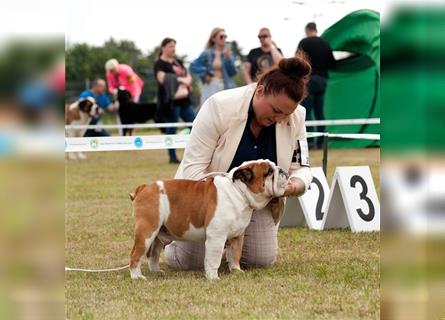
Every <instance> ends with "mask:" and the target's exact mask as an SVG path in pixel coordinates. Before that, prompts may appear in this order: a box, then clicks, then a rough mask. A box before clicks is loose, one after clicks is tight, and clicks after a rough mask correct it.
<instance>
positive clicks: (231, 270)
mask: <svg viewBox="0 0 445 320" xmlns="http://www.w3.org/2000/svg"><path fill="white" fill-rule="evenodd" d="M230 272H232V273H233V274H243V273H244V271H243V270H241V268H240V267H237V268H231V269H230Z"/></svg>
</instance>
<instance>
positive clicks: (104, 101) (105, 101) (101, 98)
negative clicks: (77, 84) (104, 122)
mask: <svg viewBox="0 0 445 320" xmlns="http://www.w3.org/2000/svg"><path fill="white" fill-rule="evenodd" d="M87 97H93V98H94V99H95V100H96V103H97V105H98V106H99V107H100V108H101V109H106V108H107V107H108V106H109V105H110V104H111V100H110V98H108V96H107V95H106V94H105V93H102V94H100V95H97V96H96V95H95V94H94V92H93V91H92V90H85V91H84V92H82V93H81V94H80V98H87Z"/></svg>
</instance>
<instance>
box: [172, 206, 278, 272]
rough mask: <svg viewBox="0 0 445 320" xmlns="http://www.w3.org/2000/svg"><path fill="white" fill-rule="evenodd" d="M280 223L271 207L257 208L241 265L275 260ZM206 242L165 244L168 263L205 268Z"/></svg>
mask: <svg viewBox="0 0 445 320" xmlns="http://www.w3.org/2000/svg"><path fill="white" fill-rule="evenodd" d="M277 232H278V225H275V223H274V221H273V219H272V216H271V214H270V211H269V209H268V208H267V207H266V208H264V209H261V210H258V211H254V212H253V214H252V219H251V220H250V224H249V226H248V227H247V229H246V232H245V234H244V246H243V253H242V256H241V267H243V268H252V267H267V266H271V265H273V264H274V263H275V260H276V257H277V253H278V239H277ZM204 253H205V247H204V243H196V242H185V241H174V242H172V243H171V244H169V245H168V246H166V247H165V261H166V263H167V264H168V265H169V266H171V267H173V268H176V269H180V270H200V269H204Z"/></svg>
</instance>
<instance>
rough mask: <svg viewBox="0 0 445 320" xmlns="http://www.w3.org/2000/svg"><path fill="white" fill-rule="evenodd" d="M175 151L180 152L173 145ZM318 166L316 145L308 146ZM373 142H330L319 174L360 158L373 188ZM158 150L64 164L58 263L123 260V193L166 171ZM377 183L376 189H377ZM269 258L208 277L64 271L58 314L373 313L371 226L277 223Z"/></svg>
mask: <svg viewBox="0 0 445 320" xmlns="http://www.w3.org/2000/svg"><path fill="white" fill-rule="evenodd" d="M179 154H181V152H179ZM311 157H312V165H313V166H320V165H321V152H319V151H314V152H311ZM379 161H380V159H379V150H378V149H366V150H330V152H329V168H328V181H329V182H330V181H331V179H332V175H333V173H334V170H335V167H336V166H340V165H369V166H370V167H371V172H372V174H373V178H374V183H375V185H376V187H377V188H379V176H378V175H379V171H378V168H379ZM175 170H176V166H175V165H169V164H168V163H167V151H165V150H159V151H138V152H102V153H89V154H88V160H87V161H67V165H66V202H65V203H66V212H65V216H66V227H65V232H66V246H65V260H66V261H65V263H66V265H67V266H70V267H81V268H99V269H101V268H113V267H118V266H123V265H126V264H128V260H129V258H128V255H129V252H130V249H131V246H132V241H133V226H134V222H133V217H132V213H131V203H130V200H129V197H128V193H129V192H131V191H133V190H134V188H135V187H136V186H137V185H139V184H141V183H146V182H152V181H154V180H155V179H165V178H171V177H172V176H173V175H174V172H175ZM377 191H379V190H377ZM279 244H280V251H279V255H278V259H277V262H276V264H275V265H274V266H273V267H271V268H268V269H250V270H246V271H245V272H244V273H242V274H231V273H229V271H228V270H227V268H226V267H224V266H223V267H222V268H221V269H220V277H221V280H220V281H217V282H208V281H206V280H205V278H204V275H203V273H202V272H185V271H175V270H173V269H171V268H169V267H168V266H166V265H165V264H164V263H163V262H162V257H161V268H162V269H163V270H164V271H165V272H164V273H162V274H152V273H149V271H148V268H147V265H146V263H145V262H146V259H145V260H144V264H143V268H142V272H143V273H144V275H146V276H147V281H132V280H131V279H130V275H129V271H128V270H122V271H116V272H111V273H100V274H98V273H94V274H93V273H80V272H67V273H66V275H65V297H66V300H65V301H66V302H65V303H66V318H67V319H158V318H164V319H165V318H167V319H179V318H180V319H242V318H249V319H357V318H366V319H376V318H379V316H380V312H379V301H380V294H379V279H380V278H379V233H375V232H374V233H357V234H355V233H351V232H350V231H349V230H326V231H311V230H308V229H307V228H289V229H288V228H283V229H280V232H279Z"/></svg>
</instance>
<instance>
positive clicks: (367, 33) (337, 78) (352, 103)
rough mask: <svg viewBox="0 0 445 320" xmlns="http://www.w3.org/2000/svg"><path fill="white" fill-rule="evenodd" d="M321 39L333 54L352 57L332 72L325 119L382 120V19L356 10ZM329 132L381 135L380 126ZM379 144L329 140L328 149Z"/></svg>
mask: <svg viewBox="0 0 445 320" xmlns="http://www.w3.org/2000/svg"><path fill="white" fill-rule="evenodd" d="M321 37H322V38H323V39H325V40H326V41H327V42H329V45H330V46H331V48H332V50H333V51H347V52H350V53H352V55H351V56H349V57H347V58H345V59H342V60H337V66H336V68H335V69H334V70H331V71H330V72H329V80H328V87H327V91H326V95H325V103H324V111H325V117H326V119H361V118H365V119H366V118H379V117H380V99H379V94H380V16H379V13H378V12H375V11H371V10H358V11H354V12H352V13H350V14H348V15H346V16H345V17H343V18H342V19H341V20H339V21H338V22H336V23H335V24H334V25H332V26H331V27H330V28H329V29H327V30H326V31H325V32H324V33H323V34H322V35H321ZM327 131H328V132H330V133H379V132H380V129H379V125H378V124H368V125H348V126H328V127H327ZM379 145H380V142H379V141H372V140H355V139H339V138H330V139H329V147H339V148H360V147H371V146H379Z"/></svg>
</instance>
